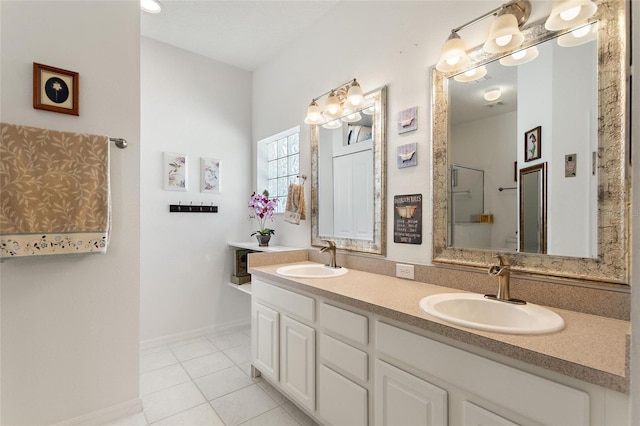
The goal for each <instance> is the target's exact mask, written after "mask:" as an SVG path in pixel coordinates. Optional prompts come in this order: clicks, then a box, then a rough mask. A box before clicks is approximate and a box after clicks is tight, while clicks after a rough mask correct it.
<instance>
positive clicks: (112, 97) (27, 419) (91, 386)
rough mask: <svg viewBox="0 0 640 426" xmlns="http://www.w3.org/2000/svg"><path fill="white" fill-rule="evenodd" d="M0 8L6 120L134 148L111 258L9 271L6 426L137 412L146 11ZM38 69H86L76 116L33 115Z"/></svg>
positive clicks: (114, 167)
mask: <svg viewBox="0 0 640 426" xmlns="http://www.w3.org/2000/svg"><path fill="white" fill-rule="evenodd" d="M1 7H2V22H1V27H2V46H1V52H2V54H1V56H2V81H1V83H2V94H1V110H2V117H1V118H2V121H6V122H11V123H18V124H25V125H31V126H36V127H45V128H51V129H57V130H66V131H77V132H86V133H97V134H107V135H110V136H113V137H122V138H126V139H127V140H128V141H129V142H130V146H129V148H127V149H126V150H118V149H115V148H114V149H112V151H111V152H112V154H111V189H112V201H113V234H112V236H111V243H110V246H109V248H108V253H107V254H105V255H86V256H76V257H55V258H54V257H51V258H35V259H15V260H12V261H7V262H5V263H4V264H2V272H1V278H2V302H1V305H2V308H1V312H2V320H1V324H2V333H1V336H2V354H1V357H2V384H1V385H2V402H1V405H2V419H1V423H2V424H7V425H8V424H11V425H21V424H22V425H34V424H52V423H57V422H61V421H64V420H68V419H71V418H75V417H78V416H82V415H85V414H87V413H92V412H95V411H97V410H101V409H105V408H108V407H112V406H115V405H118V404H125V405H126V404H127V403H130V405H129V406H130V407H133V408H136V407H137V408H139V401H138V389H139V387H138V359H139V303H140V302H139V290H140V286H139V278H140V266H139V244H140V239H139V208H138V200H139V196H140V178H139V163H140V151H139V150H140V142H139V134H140V127H139V111H140V99H139V93H140V85H139V56H140V55H139V45H140V38H139V31H140V28H139V19H140V18H139V9H138V7H137V4H136V2H121V1H114V2H110V1H101V2H57V1H42V2H20V1H15V2H12V1H3V2H2V3H1ZM113 23H117V25H114V24H113ZM33 62H39V63H44V64H47V65H52V66H56V67H60V68H64V69H69V70H74V71H77V72H79V73H80V116H79V117H75V116H71V115H65V114H57V113H52V112H48V111H42V110H34V109H33V108H32V104H31V103H32V98H31V91H32V89H31V87H32V63H33Z"/></svg>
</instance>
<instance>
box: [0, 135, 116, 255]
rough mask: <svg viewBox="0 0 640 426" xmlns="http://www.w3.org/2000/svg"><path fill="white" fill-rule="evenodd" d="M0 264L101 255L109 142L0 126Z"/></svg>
mask: <svg viewBox="0 0 640 426" xmlns="http://www.w3.org/2000/svg"><path fill="white" fill-rule="evenodd" d="M0 132H1V138H2V139H1V141H0V258H12V257H21V256H33V255H51V254H68V253H90V252H94V253H95V252H106V250H107V243H108V239H109V228H110V224H111V214H110V213H111V211H110V210H111V204H110V190H109V138H108V137H106V136H97V135H88V134H78V133H70V132H60V131H55V130H47V129H38V128H35V127H26V126H20V125H15V124H6V123H0Z"/></svg>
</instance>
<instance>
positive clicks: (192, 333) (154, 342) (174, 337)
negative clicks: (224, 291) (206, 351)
mask: <svg viewBox="0 0 640 426" xmlns="http://www.w3.org/2000/svg"><path fill="white" fill-rule="evenodd" d="M250 324H251V319H250V318H247V319H242V320H236V321H229V322H226V323H224V324H216V325H210V326H207V327H202V328H196V329H195V330H189V331H185V332H182V333H176V334H170V335H168V336H161V337H156V338H153V339H147V340H143V341H141V342H140V350H142V351H144V350H147V349H154V348H157V347H160V346H165V345H170V344H172V343H175V342H180V341H183V340H189V339H197V338H199V337H204V336H210V335H213V334H222V333H226V332H229V331H233V330H234V329H237V328H242V327H246V326H248V325H250Z"/></svg>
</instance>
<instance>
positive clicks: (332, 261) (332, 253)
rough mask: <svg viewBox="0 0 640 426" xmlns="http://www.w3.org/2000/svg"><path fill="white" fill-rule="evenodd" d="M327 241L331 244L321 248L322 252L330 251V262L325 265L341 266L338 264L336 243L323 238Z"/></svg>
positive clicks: (330, 266)
mask: <svg viewBox="0 0 640 426" xmlns="http://www.w3.org/2000/svg"><path fill="white" fill-rule="evenodd" d="M322 241H324V242H325V243H327V244H329V245H328V246H326V247H322V248H321V249H320V253H324V252H325V251H328V252H329V263H327V264H326V265H325V266H328V267H329V268H341V266H338V265H336V243H335V242H333V241H331V240H322Z"/></svg>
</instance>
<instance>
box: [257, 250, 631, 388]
mask: <svg viewBox="0 0 640 426" xmlns="http://www.w3.org/2000/svg"><path fill="white" fill-rule="evenodd" d="M298 263H312V262H298ZM287 264H290V263H287ZM282 265H283V264H278V265H268V266H260V267H251V268H250V269H249V272H251V273H252V274H254V276H255V277H257V278H264V279H268V280H270V281H271V282H275V283H277V284H280V285H282V286H283V287H289V288H293V289H299V290H302V291H306V292H308V293H311V294H315V295H318V296H322V297H325V298H327V299H331V300H335V301H337V302H341V303H345V304H347V305H350V306H353V307H355V308H359V309H362V310H364V311H368V312H372V313H375V314H379V315H382V316H385V317H388V318H391V319H394V320H397V321H400V322H402V323H405V324H409V325H411V326H415V327H418V328H421V329H424V330H427V331H429V332H432V333H436V334H438V335H442V336H445V337H448V338H452V339H454V340H457V341H460V342H463V343H466V344H470V345H472V346H475V347H478V348H481V349H485V350H488V351H491V352H493V353H496V354H501V355H505V356H507V357H509V358H512V359H516V360H519V361H523V362H526V363H528V364H531V365H535V366H538V367H542V368H545V369H548V370H551V371H555V372H559V373H561V374H564V375H566V376H569V377H574V378H577V379H580V380H583V381H585V382H589V383H594V384H596V385H599V386H603V387H605V388H608V389H613V390H615V391H619V392H624V393H628V392H629V380H628V335H629V332H630V324H629V322H628V321H623V320H617V319H611V318H606V317H601V316H597V315H589V314H584V313H579V312H573V311H568V310H563V309H556V308H550V309H551V310H552V311H554V312H557V313H558V314H559V315H561V316H562V318H563V319H564V321H565V328H564V329H563V330H562V331H559V332H556V333H551V334H543V335H514V334H502V333H493V332H485V331H480V330H475V329H470V328H466V327H461V326H457V325H454V324H450V323H447V322H445V321H442V320H439V319H437V318H435V317H432V316H430V315H428V314H426V313H425V312H423V311H422V310H421V309H420V308H419V306H418V302H419V301H420V299H422V298H423V297H425V296H429V295H431V294H437V293H452V292H460V290H456V289H452V288H448V287H441V286H436V285H431V284H427V283H422V282H417V281H409V280H404V279H400V278H395V277H389V276H385V275H378V274H372V273H368V272H363V271H358V270H353V269H350V270H349V273H348V274H346V275H343V276H341V277H335V278H328V279H327V278H309V279H305V278H288V277H283V276H280V275H277V274H276V272H275V271H276V269H278V267H280V266H282Z"/></svg>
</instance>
